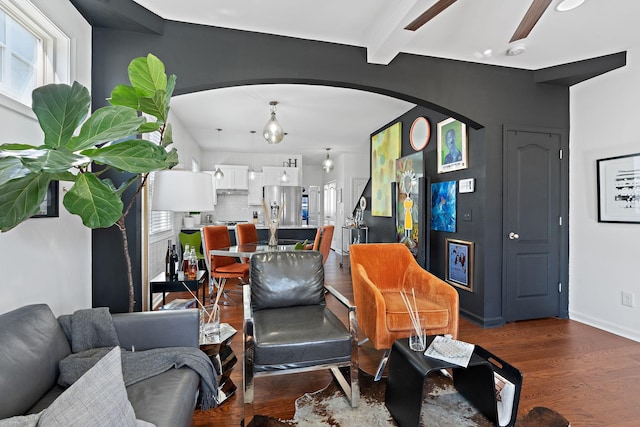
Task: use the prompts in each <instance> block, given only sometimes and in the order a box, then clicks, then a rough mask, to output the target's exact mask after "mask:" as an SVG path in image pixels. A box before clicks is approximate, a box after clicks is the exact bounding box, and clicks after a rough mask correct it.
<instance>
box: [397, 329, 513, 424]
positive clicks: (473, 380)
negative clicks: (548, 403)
mask: <svg viewBox="0 0 640 427" xmlns="http://www.w3.org/2000/svg"><path fill="white" fill-rule="evenodd" d="M433 338H434V337H428V338H427V344H430V343H431V341H432V340H433ZM495 362H498V363H499V364H500V366H496V365H495ZM441 369H450V370H451V371H452V374H453V383H454V386H455V388H456V390H458V392H459V393H460V394H461V395H462V396H464V397H465V398H466V399H467V400H468V401H469V402H470V403H471V404H472V405H474V406H475V407H476V408H477V409H478V411H480V412H481V413H482V414H484V415H485V416H486V417H487V418H488V419H489V420H492V421H494V422H497V419H498V414H497V407H496V394H495V393H496V392H495V382H494V375H493V372H494V370H495V371H497V372H498V373H500V374H501V375H502V376H503V377H505V378H508V379H509V380H510V381H511V382H512V383H514V385H515V386H516V395H515V399H514V407H513V411H512V417H511V423H510V424H509V425H513V423H514V422H515V419H516V415H517V411H518V401H519V399H520V387H521V385H522V375H521V374H520V372H519V371H518V370H517V369H515V368H513V367H512V366H510V365H509V364H508V363H506V362H504V361H502V360H501V359H499V358H498V357H496V356H495V355H493V354H491V353H490V352H488V351H487V350H485V349H483V348H482V347H480V346H478V345H476V346H475V349H474V352H473V354H472V356H471V360H470V361H469V365H468V367H466V368H463V367H460V366H458V365H454V364H451V363H448V362H444V361H442V360H438V359H433V358H431V357H427V356H425V355H424V352H421V351H413V350H411V349H410V348H409V342H408V339H406V338H405V339H400V340H397V341H395V342H394V343H393V347H392V348H391V354H390V356H389V373H388V377H387V388H386V392H385V404H386V406H387V409H388V410H389V412H390V413H391V415H392V416H393V418H394V420H395V421H396V423H397V424H398V426H399V427H406V426H411V427H417V426H418V425H419V423H420V411H421V409H422V401H423V400H424V382H425V381H426V380H427V378H428V376H429V375H430V374H432V373H436V372H439V371H440V370H441Z"/></svg>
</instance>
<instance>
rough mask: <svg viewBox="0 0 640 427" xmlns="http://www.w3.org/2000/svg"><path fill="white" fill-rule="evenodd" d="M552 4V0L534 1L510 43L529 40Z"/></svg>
mask: <svg viewBox="0 0 640 427" xmlns="http://www.w3.org/2000/svg"><path fill="white" fill-rule="evenodd" d="M550 4H551V0H533V2H531V6H529V10H527V13H525V15H524V17H523V18H522V21H520V25H518V28H516V32H515V33H513V36H512V37H511V40H509V43H511V42H514V41H516V40H521V39H525V38H527V36H528V35H529V33H530V32H531V30H532V29H533V27H534V26H535V25H536V24H537V23H538V20H539V19H540V17H541V16H542V14H543V13H544V12H545V10H547V8H548V7H549V5H550Z"/></svg>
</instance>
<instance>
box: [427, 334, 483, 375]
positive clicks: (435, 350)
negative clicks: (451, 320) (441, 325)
mask: <svg viewBox="0 0 640 427" xmlns="http://www.w3.org/2000/svg"><path fill="white" fill-rule="evenodd" d="M474 347H475V346H474V345H473V344H469V343H467V342H464V341H458V340H454V339H453V338H451V335H445V336H441V335H438V336H436V337H435V338H434V339H433V341H431V344H430V345H429V347H428V348H427V351H425V352H424V355H425V356H428V357H432V358H434V359H438V360H442V361H445V362H448V363H451V364H454V365H458V366H462V367H465V368H466V367H467V366H469V361H470V360H471V355H472V354H473V349H474Z"/></svg>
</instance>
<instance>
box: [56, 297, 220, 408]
mask: <svg viewBox="0 0 640 427" xmlns="http://www.w3.org/2000/svg"><path fill="white" fill-rule="evenodd" d="M58 321H59V323H60V324H61V325H62V329H63V330H64V332H65V334H66V335H67V338H68V339H69V341H70V342H71V348H72V351H73V353H72V354H70V355H69V356H67V357H65V358H64V359H62V360H61V361H60V363H59V368H60V376H59V377H58V384H59V385H60V386H62V387H68V386H70V385H71V384H73V383H74V382H75V381H76V380H77V379H78V378H80V377H81V376H82V375H83V374H84V373H85V372H86V371H88V370H89V369H90V368H91V367H92V366H93V365H95V364H96V363H97V362H98V360H100V359H101V358H102V357H103V356H104V355H106V354H107V353H108V352H109V351H110V350H111V349H112V348H113V347H115V346H119V345H120V342H119V340H118V336H117V334H116V330H115V326H114V325H113V319H112V318H111V314H110V313H109V310H108V309H107V308H94V309H86V310H78V311H76V312H75V313H73V314H72V315H66V316H60V318H59V319H58ZM76 341H77V342H76ZM183 366H186V367H189V368H191V369H193V370H194V371H195V372H196V373H197V374H198V375H200V383H201V386H202V398H201V403H200V404H201V407H202V409H203V410H207V409H210V408H213V407H215V406H216V405H217V403H218V401H217V400H218V393H217V390H218V381H217V377H216V374H215V370H214V368H213V364H212V363H211V360H210V359H209V357H208V356H207V355H206V354H204V353H203V352H202V351H201V350H200V349H198V348H195V347H167V348H156V349H151V350H145V351H125V350H122V375H123V377H124V383H125V385H126V386H129V385H131V384H135V383H137V382H139V381H142V380H145V379H147V378H150V377H153V376H155V375H158V374H161V373H163V372H165V371H167V370H169V369H171V368H181V367H183Z"/></svg>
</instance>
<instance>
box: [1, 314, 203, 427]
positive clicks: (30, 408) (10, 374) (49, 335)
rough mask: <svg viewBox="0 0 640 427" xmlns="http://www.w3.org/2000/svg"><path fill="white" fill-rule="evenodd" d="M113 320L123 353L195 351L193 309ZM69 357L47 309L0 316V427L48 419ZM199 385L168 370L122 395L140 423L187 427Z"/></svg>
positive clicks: (186, 373)
mask: <svg viewBox="0 0 640 427" xmlns="http://www.w3.org/2000/svg"><path fill="white" fill-rule="evenodd" d="M112 317H113V323H114V326H115V329H116V332H117V335H118V339H119V341H120V347H121V348H123V349H127V350H131V349H132V348H135V350H136V351H141V350H147V349H153V348H160V347H196V348H197V347H198V312H197V310H195V309H192V310H176V311H164V312H143V313H126V314H114V315H113V316H112ZM70 353H71V348H70V344H69V342H68V340H67V338H66V335H65V333H64V332H63V329H62V328H61V325H60V324H59V322H58V319H56V317H55V316H54V314H53V313H52V311H51V309H50V308H49V307H48V306H47V305H45V304H37V305H28V306H24V307H21V308H18V309H16V310H13V311H10V312H7V313H4V314H2V315H0V396H2V397H1V398H0V399H1V403H0V425H3V422H2V420H3V419H8V418H11V417H16V416H23V415H27V414H37V413H41V411H43V410H44V411H43V412H42V413H46V409H45V408H48V407H49V406H50V405H51V404H52V402H54V400H55V399H56V398H57V397H58V396H60V395H61V394H62V393H63V392H64V391H65V389H63V388H62V387H60V386H58V385H57V380H58V374H59V370H58V363H59V361H60V360H61V359H63V358H65V357H66V356H67V355H69V354H70ZM116 360H117V359H116ZM117 363H118V366H119V364H120V362H119V360H118V361H117ZM199 384H200V377H199V376H198V374H197V373H196V372H194V371H193V370H191V369H189V368H187V367H183V368H179V369H169V370H167V371H166V372H163V373H161V374H159V375H157V376H154V377H152V378H148V379H146V380H143V381H141V382H137V383H135V384H132V385H130V386H128V387H126V395H127V397H128V401H129V402H130V403H131V406H132V407H133V410H134V412H135V418H137V419H138V420H144V421H146V422H149V423H152V424H153V425H156V426H167V427H178V426H190V425H191V419H192V417H193V412H194V409H195V406H196V401H197V397H198V387H199ZM122 386H124V383H122ZM122 394H124V393H122ZM125 401H126V399H125ZM32 417H33V415H32ZM27 418H29V417H27ZM8 425H11V424H8ZM16 425H17V424H16ZM137 425H148V424H146V423H144V422H139V423H138V424H137Z"/></svg>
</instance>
